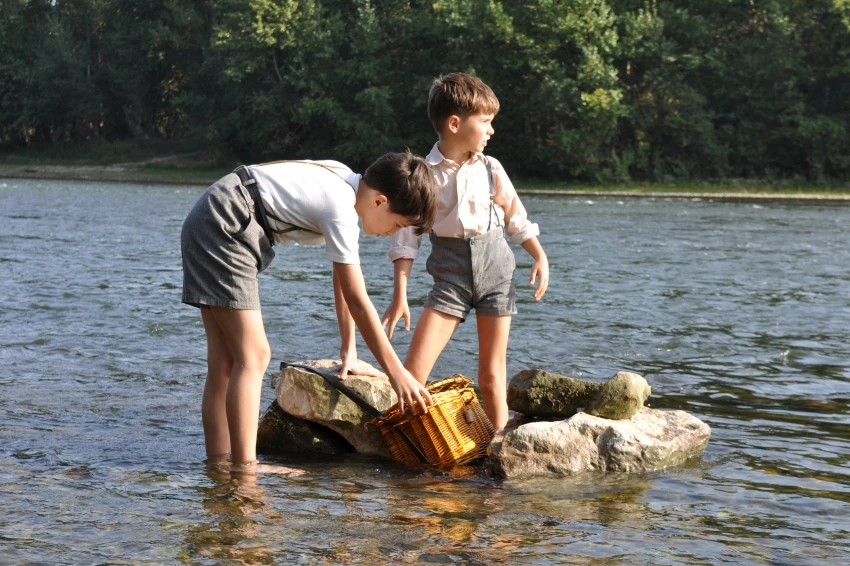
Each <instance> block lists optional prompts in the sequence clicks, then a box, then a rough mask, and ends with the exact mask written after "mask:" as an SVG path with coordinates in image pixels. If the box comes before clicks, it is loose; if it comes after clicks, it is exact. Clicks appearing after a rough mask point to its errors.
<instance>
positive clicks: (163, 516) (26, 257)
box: [0, 179, 850, 566]
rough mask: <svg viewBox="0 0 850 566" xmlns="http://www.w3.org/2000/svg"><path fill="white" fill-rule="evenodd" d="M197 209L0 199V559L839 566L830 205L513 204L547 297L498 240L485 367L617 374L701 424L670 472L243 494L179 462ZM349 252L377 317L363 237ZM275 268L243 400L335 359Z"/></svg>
mask: <svg viewBox="0 0 850 566" xmlns="http://www.w3.org/2000/svg"><path fill="white" fill-rule="evenodd" d="M202 191H203V187H177V186H147V185H133V184H109V183H81V182H63V181H33V180H13V179H5V180H0V289H2V291H0V510H2V513H0V563H2V564H51V565H53V564H181V563H188V564H376V565H379V564H422V563H444V564H465V565H478V564H512V565H513V564H589V565H606V566H607V565H619V564H657V565H659V564H771V565H779V564H788V565H797V564H847V563H848V562H850V521H848V519H850V472H848V465H850V426H848V425H850V246H848V244H850V237H848V236H849V235H850V230H848V218H850V214H848V213H850V205H848V204H846V203H844V204H842V203H818V202H790V201H758V202H751V201H712V200H708V199H690V200H689V199H657V198H639V199H628V198H625V199H624V198H606V197H594V198H592V199H587V198H575V197H544V196H528V197H525V198H524V203H525V205H526V207H527V208H528V210H529V213H530V215H531V216H532V217H533V219H535V220H536V221H537V222H539V223H540V225H541V228H542V231H543V235H542V236H541V242H542V244H543V245H544V247H545V249H546V251H547V253H548V255H549V258H550V261H551V265H552V272H551V285H550V288H549V292H548V293H547V295H546V297H545V299H544V300H543V301H542V302H540V303H534V302H533V300H532V299H531V289H530V287H529V286H528V285H527V284H526V283H527V280H528V270H529V267H530V261H529V257H528V256H527V254H525V252H524V251H523V250H522V249H521V248H519V247H517V248H516V252H517V258H518V259H517V266H518V269H517V275H516V279H517V282H518V289H519V295H520V304H519V309H520V314H519V315H517V316H516V317H515V318H514V323H513V332H512V334H511V343H510V349H509V366H508V370H509V372H508V374H509V375H513V374H514V373H515V372H517V371H519V370H521V369H524V368H528V367H542V368H546V369H548V370H550V371H554V372H557V373H562V374H567V375H572V376H575V377H581V378H587V379H594V380H604V379H607V378H608V377H610V376H611V375H613V374H614V373H615V372H616V371H618V370H630V371H634V372H637V373H640V374H642V375H644V376H645V377H646V378H647V380H648V381H649V383H650V384H651V386H652V391H653V395H652V397H651V398H650V400H649V404H650V405H651V406H652V407H655V408H661V409H683V410H686V411H689V412H691V413H692V414H694V415H696V416H698V417H699V418H701V419H702V420H704V421H705V422H706V423H708V424H709V425H710V426H711V427H712V437H711V440H710V442H709V444H708V447H707V449H706V451H705V452H704V454H703V455H702V457H701V458H699V459H696V460H694V461H691V462H690V463H688V464H687V465H685V466H683V467H680V468H677V469H669V470H665V471H660V472H654V473H644V474H607V475H595V474H594V475H583V476H578V477H573V478H565V479H546V480H541V479H536V480H511V481H501V480H498V479H493V478H491V477H489V476H488V475H487V474H486V473H485V472H486V470H484V469H482V468H480V467H478V468H462V469H458V470H455V471H453V472H434V471H417V470H407V469H404V468H401V467H399V466H397V465H395V464H392V463H389V462H386V461H382V460H377V459H373V458H366V457H362V456H353V457H348V458H345V459H336V460H303V459H301V460H295V459H289V460H281V461H278V462H277V463H278V464H282V465H284V466H286V467H288V468H291V469H292V472H291V473H283V474H263V475H260V476H259V477H258V478H254V479H251V478H229V477H227V476H225V475H223V474H221V473H220V472H217V471H215V470H214V469H210V468H207V467H206V466H205V465H204V464H203V460H204V449H203V433H202V430H201V426H200V409H199V407H200V397H201V392H202V388H203V382H204V373H205V365H204V364H205V342H204V334H203V327H202V325H201V318H200V316H199V314H198V312H197V311H196V310H195V309H194V308H191V307H187V306H185V305H181V304H180V288H181V268H180V249H179V232H180V226H181V223H182V221H183V218H184V216H185V215H186V213H187V212H188V210H189V208H190V207H191V206H192V204H193V203H194V201H195V200H196V198H197V197H198V196H199V195H200V193H201V192H202ZM361 245H362V259H363V266H364V272H365V273H366V274H367V285H368V287H369V289H370V292H371V294H372V297H373V300H374V301H375V303H376V305H378V308H379V310H380V311H381V312H383V308H385V307H386V305H387V304H388V302H389V298H390V294H391V272H392V271H391V265H390V264H389V262H388V260H387V259H386V255H385V254H386V249H387V245H388V241H387V240H386V239H379V238H370V237H365V236H364V239H363V240H362V244H361ZM277 251H278V257H277V259H276V260H275V261H274V262H273V263H272V265H271V267H270V268H269V270H268V271H267V272H266V273H265V274H264V275H263V276H261V287H262V289H261V293H262V301H263V305H264V318H265V321H266V325H267V331H268V334H269V339H270V341H271V344H272V350H273V356H272V357H273V361H272V367H271V368H270V370H269V372H268V375H267V385H266V386H265V387H264V397H263V408H265V407H266V406H267V405H268V404H269V403H270V402H271V400H272V399H273V397H274V391H273V390H272V389H271V387H270V386H269V385H268V382H269V381H270V380H271V378H272V377H273V375H274V373H275V372H274V371H273V370H274V368H275V367H276V366H277V365H278V362H279V361H281V360H295V359H306V358H321V357H334V355H335V353H336V352H337V350H338V343H337V339H336V337H335V315H334V311H333V308H332V305H333V297H332V291H331V284H330V273H331V266H330V264H329V263H328V262H327V261H326V260H324V257H323V252H322V251H321V250H317V249H316V248H307V247H294V246H288V247H278V250H277ZM416 267H417V271H416V274H415V275H414V277H413V278H412V281H411V287H410V302H411V306H412V310H413V313H414V320H415V319H416V318H417V317H418V314H419V305H421V304H422V301H423V299H424V297H425V295H426V294H427V291H428V276H427V274H425V273H424V262H423V261H422V260H419V261H417V263H416ZM410 334H411V333H404V332H399V333H398V335H397V338H394V343H395V344H396V345H397V349H398V351H399V352H401V353H402V354H403V353H404V352H406V349H407V345H408V343H409V340H410ZM360 351H361V357H363V358H364V359H366V360H368V361H372V362H373V361H374V358H372V357H371V355H370V354H369V352H368V350H367V349H366V348H365V346H363V345H362V342H361V348H360ZM476 354H477V342H476V336H475V325H474V321H472V320H470V322H468V323H466V324H463V325H461V327H460V329H459V330H458V333H457V335H456V337H455V338H454V339H453V341H452V342H451V343H450V344H449V347H448V348H447V349H446V351H445V353H444V355H443V356H442V357H441V359H440V360H439V362H438V364H437V367H436V368H435V371H434V377H442V376H444V375H450V374H451V373H454V372H461V373H464V374H466V375H470V376H474V374H475V367H476V365H475V364H476Z"/></svg>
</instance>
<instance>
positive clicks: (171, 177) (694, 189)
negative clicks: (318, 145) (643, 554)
mask: <svg viewBox="0 0 850 566" xmlns="http://www.w3.org/2000/svg"><path fill="white" fill-rule="evenodd" d="M81 154H82V155H85V157H81ZM91 155H94V156H95V157H94V158H92V157H90V156H91ZM128 156H132V159H128ZM239 163H240V162H239V160H238V159H237V158H236V157H235V156H233V155H229V154H222V153H218V152H214V151H208V150H204V151H185V152H163V149H162V147H160V146H157V145H151V146H141V147H140V146H139V145H126V144H109V145H108V146H107V149H106V150H105V151H104V150H103V148H102V147H100V146H99V148H98V151H95V152H91V153H90V152H88V151H87V150H85V148H83V149H79V148H78V149H77V150H73V149H72V150H68V149H65V150H62V151H58V152H57V151H44V150H43V151H27V152H15V153H6V154H0V178H15V179H53V180H74V181H95V182H125V183H155V184H180V185H199V186H206V185H209V184H210V183H212V182H213V181H215V180H216V179H219V178H220V177H222V176H223V175H225V174H226V173H228V172H229V171H232V170H233V169H234V168H235V167H236V166H237V165H239ZM514 184H515V186H516V187H517V191H518V192H519V193H520V194H539V195H567V196H588V197H656V198H657V197H662V198H722V199H798V200H836V201H850V184H838V183H834V184H826V185H816V184H801V183H794V182H790V181H784V182H779V183H769V182H761V181H750V180H731V181H730V180H724V181H709V182H705V181H702V182H701V181H695V182H693V183H683V182H670V183H649V184H647V183H621V184H609V185H589V184H567V183H560V182H545V181H542V182H541V181H524V180H522V179H514Z"/></svg>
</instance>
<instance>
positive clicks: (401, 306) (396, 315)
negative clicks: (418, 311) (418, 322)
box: [381, 298, 410, 340]
mask: <svg viewBox="0 0 850 566" xmlns="http://www.w3.org/2000/svg"><path fill="white" fill-rule="evenodd" d="M402 317H403V318H404V329H405V330H410V307H409V306H408V304H407V301H405V300H400V301H397V300H396V299H395V298H393V302H391V303H390V306H389V307H388V308H387V312H385V313H384V316H383V318H381V326H383V327H384V328H386V331H387V338H389V339H390V340H392V338H393V330H395V327H396V324H398V321H399V320H400V319H401V318H402ZM388 325H389V326H388Z"/></svg>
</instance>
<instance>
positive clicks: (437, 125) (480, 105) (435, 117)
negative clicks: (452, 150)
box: [428, 73, 499, 134]
mask: <svg viewBox="0 0 850 566" xmlns="http://www.w3.org/2000/svg"><path fill="white" fill-rule="evenodd" d="M479 113H480V114H494V115H495V114H498V113H499V99H498V98H496V95H495V94H494V93H493V89H491V88H490V87H489V86H487V85H486V84H485V83H484V81H482V80H481V79H479V78H478V77H473V76H472V75H467V74H466V73H449V74H448V75H445V76H440V77H437V78H436V79H434V82H433V83H432V84H431V90H430V91H429V92H428V118H430V119H431V123H432V124H433V125H434V129H435V130H437V133H438V134H439V133H440V130H441V129H442V128H443V125H445V123H446V120H448V119H449V117H450V116H453V115H456V116H460V117H461V118H466V117H467V116H472V115H473V114H479Z"/></svg>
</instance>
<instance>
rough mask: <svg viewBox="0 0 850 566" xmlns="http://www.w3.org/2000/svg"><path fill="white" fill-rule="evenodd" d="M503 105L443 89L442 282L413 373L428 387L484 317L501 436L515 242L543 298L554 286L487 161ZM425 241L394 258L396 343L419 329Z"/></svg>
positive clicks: (414, 347) (437, 165)
mask: <svg viewBox="0 0 850 566" xmlns="http://www.w3.org/2000/svg"><path fill="white" fill-rule="evenodd" d="M498 112H499V100H498V99H497V98H496V95H495V94H494V93H493V91H492V90H491V89H490V87H488V86H487V85H486V84H484V82H482V81H481V80H480V79H478V78H476V77H473V76H471V75H467V74H465V73H451V74H449V75H446V76H443V77H439V78H437V79H435V80H434V82H433V85H432V86H431V91H430V92H429V94H428V117H429V118H430V119H431V123H432V124H433V125H434V129H435V130H436V131H437V134H438V135H439V140H438V141H437V143H436V144H434V147H433V149H432V150H431V153H429V154H428V156H427V157H426V158H425V159H426V161H427V162H428V165H429V166H430V168H431V172H432V173H433V175H434V177H435V178H436V179H437V182H438V184H439V185H440V202H439V206H438V208H437V217H436V220H435V221H434V225H433V228H432V231H431V234H430V235H429V238H430V240H431V255H430V256H429V257H428V261H427V263H426V268H427V270H428V273H430V274H431V275H432V276H433V277H434V286H433V287H432V289H431V292H430V293H429V295H428V300H427V301H426V303H425V308H424V310H423V312H422V316H421V317H420V319H419V322H418V323H417V325H416V329H415V330H414V333H413V339H412V340H411V343H410V349H409V350H408V354H407V359H406V360H405V362H404V366H405V367H406V368H407V369H408V370H409V371H410V373H411V374H413V376H414V377H415V378H416V379H417V380H419V382H420V383H423V384H424V383H425V381H426V380H427V378H428V375H429V374H430V372H431V369H432V368H433V367H434V363H436V361H437V357H439V355H440V353H441V352H442V351H443V348H445V346H446V344H447V343H448V341H449V339H450V338H451V336H452V334H453V333H454V331H455V329H456V328H457V326H458V324H460V323H461V322H463V321H464V320H465V319H466V316H467V314H468V313H469V311H470V310H471V309H473V308H474V309H475V312H476V320H477V324H478V344H479V358H478V385H479V387H480V388H481V394H482V397H483V400H484V411H485V412H486V413H487V416H488V417H489V419H490V421H491V422H492V423H493V426H494V428H495V429H496V430H497V431H499V430H501V429H502V428H504V426H505V423H506V422H507V420H508V405H507V400H506V381H507V375H506V374H507V348H508V334H509V333H510V327H511V316H512V315H514V314H516V312H517V310H516V288H515V287H514V282H513V272H514V268H515V267H516V263H515V258H514V254H513V252H512V251H511V249H510V246H509V245H508V243H507V241H506V240H505V233H506V232H507V235H508V236H510V238H511V241H513V242H514V243H517V244H520V245H521V246H522V247H523V248H524V249H525V250H526V251H527V252H528V253H529V254H530V255H531V257H532V258H533V259H534V264H533V265H532V267H531V277H530V279H529V285H533V284H534V282H535V280H536V279H537V278H539V283H538V285H537V289H536V290H535V292H534V299H535V300H540V298H541V297H543V294H544V293H545V292H546V288H547V287H548V285H549V261H548V259H547V258H546V254H545V253H544V251H543V248H542V247H541V246H540V242H538V240H537V236H538V234H539V233H540V231H539V229H538V227H537V224H533V223H531V222H529V220H528V217H527V215H526V212H525V208H524V207H523V206H522V203H521V202H520V200H519V198H518V196H517V193H516V190H515V189H514V187H513V185H512V184H511V181H510V179H509V178H508V176H507V174H506V173H505V171H504V169H503V168H502V166H501V164H500V163H499V162H498V161H497V160H496V159H494V158H492V157H487V156H485V155H484V153H483V151H484V148H485V147H486V145H487V140H489V139H490V136H492V135H493V133H494V130H493V119H494V118H495V117H496V114H497V113H498ZM420 243H421V234H420V235H417V234H415V233H414V232H413V231H412V230H399V231H398V232H397V233H396V234H395V235H394V236H393V243H392V247H391V248H390V252H389V256H390V259H391V260H392V261H393V263H394V272H395V285H394V289H393V300H392V303H391V304H390V306H389V308H388V309H387V311H386V313H385V314H384V316H383V318H382V319H381V323H382V324H383V325H384V326H388V328H387V335H388V336H389V337H390V338H392V334H393V328H394V327H395V325H396V323H397V322H398V321H399V319H401V318H402V317H403V318H404V323H405V329H409V328H410V309H409V307H408V304H407V280H408V278H409V275H410V269H411V267H412V265H413V260H414V259H415V258H416V256H417V254H418V250H419V246H420Z"/></svg>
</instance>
